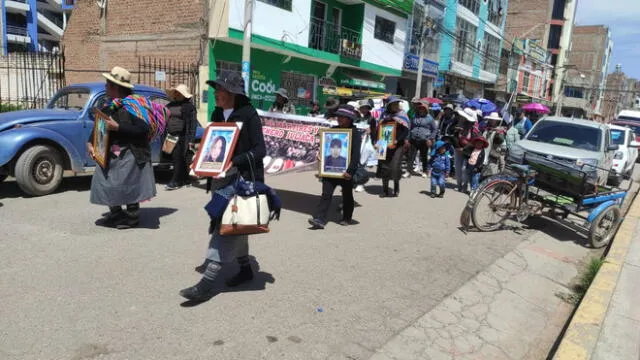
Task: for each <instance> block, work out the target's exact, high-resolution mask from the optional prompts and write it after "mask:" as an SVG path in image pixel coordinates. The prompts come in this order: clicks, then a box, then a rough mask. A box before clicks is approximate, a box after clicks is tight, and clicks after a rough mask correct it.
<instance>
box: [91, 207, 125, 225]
mask: <svg viewBox="0 0 640 360" xmlns="http://www.w3.org/2000/svg"><path fill="white" fill-rule="evenodd" d="M125 216H126V215H125V213H124V211H116V212H109V213H108V214H107V215H105V216H104V217H103V218H102V219H100V220H98V221H97V222H96V224H98V225H102V226H107V227H116V225H117V224H118V223H119V222H120V221H122V219H123V218H124V217H125Z"/></svg>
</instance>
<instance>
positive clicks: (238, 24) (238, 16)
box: [228, 0, 311, 47]
mask: <svg viewBox="0 0 640 360" xmlns="http://www.w3.org/2000/svg"><path fill="white" fill-rule="evenodd" d="M228 4H229V27H230V28H233V29H236V30H240V31H242V30H244V26H243V24H244V0H228ZM254 4H255V7H254V17H253V29H252V32H253V34H255V35H262V36H266V37H268V38H271V39H275V40H283V41H286V42H288V43H293V44H296V45H300V46H304V47H307V46H308V45H309V22H310V19H311V1H310V0H292V2H291V11H287V10H283V9H280V8H279V7H277V6H273V5H269V4H266V3H263V2H261V1H255V2H254Z"/></svg>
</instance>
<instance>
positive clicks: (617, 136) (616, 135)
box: [611, 129, 626, 145]
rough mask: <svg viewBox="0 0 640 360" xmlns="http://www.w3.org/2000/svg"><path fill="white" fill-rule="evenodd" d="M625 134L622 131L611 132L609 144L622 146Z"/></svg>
mask: <svg viewBox="0 0 640 360" xmlns="http://www.w3.org/2000/svg"><path fill="white" fill-rule="evenodd" d="M625 133H626V131H624V130H615V129H614V130H611V144H613V145H624V139H625V137H624V136H625Z"/></svg>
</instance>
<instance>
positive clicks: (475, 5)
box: [459, 0, 480, 15]
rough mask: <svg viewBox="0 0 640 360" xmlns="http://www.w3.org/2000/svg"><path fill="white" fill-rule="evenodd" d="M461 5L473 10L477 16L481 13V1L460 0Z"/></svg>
mask: <svg viewBox="0 0 640 360" xmlns="http://www.w3.org/2000/svg"><path fill="white" fill-rule="evenodd" d="M459 4H460V5H462V6H464V7H466V8H467V9H469V10H471V12H472V13H474V14H476V15H478V13H479V12H480V0H460V3H459Z"/></svg>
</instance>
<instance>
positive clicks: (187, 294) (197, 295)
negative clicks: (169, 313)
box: [180, 285, 214, 302]
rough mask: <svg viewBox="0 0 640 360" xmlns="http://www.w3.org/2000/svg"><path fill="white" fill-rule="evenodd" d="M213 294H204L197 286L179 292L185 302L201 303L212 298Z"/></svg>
mask: <svg viewBox="0 0 640 360" xmlns="http://www.w3.org/2000/svg"><path fill="white" fill-rule="evenodd" d="M213 295H214V294H213V292H205V291H203V290H201V289H200V288H199V287H198V285H195V286H192V287H188V288H186V289H182V290H180V296H182V297H183V298H185V299H187V300H191V301H198V302H203V301H207V300H209V299H211V298H212V297H213Z"/></svg>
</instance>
